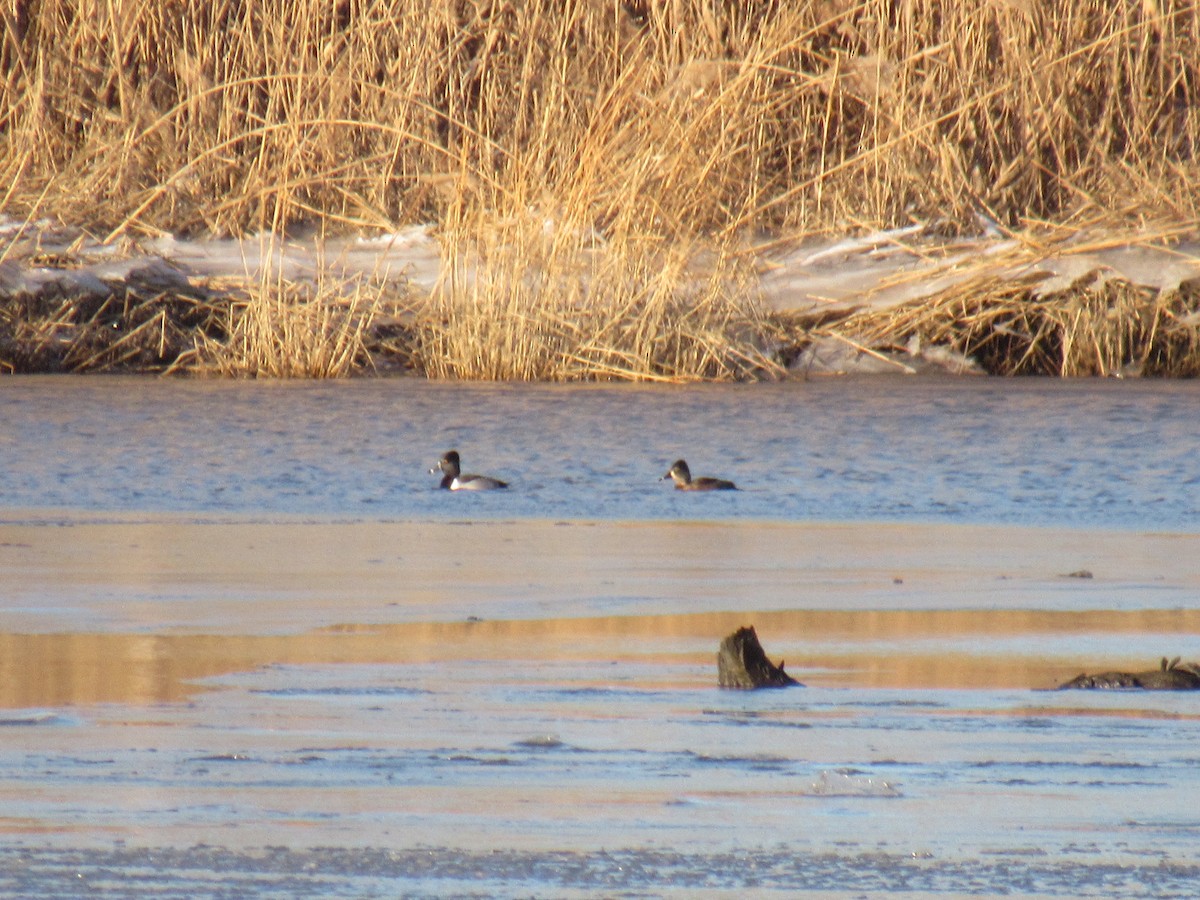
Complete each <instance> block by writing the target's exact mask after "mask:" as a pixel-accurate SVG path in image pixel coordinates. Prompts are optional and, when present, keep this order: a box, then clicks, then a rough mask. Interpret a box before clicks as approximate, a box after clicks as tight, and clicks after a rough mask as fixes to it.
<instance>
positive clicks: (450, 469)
mask: <svg viewBox="0 0 1200 900" xmlns="http://www.w3.org/2000/svg"><path fill="white" fill-rule="evenodd" d="M438 472H441V473H442V481H441V484H439V485H438V487H439V488H444V489H445V490H449V491H495V490H499V489H500V488H506V487H508V482H507V481H501V480H500V479H499V478H489V477H488V476H487V475H463V474H462V464H461V462H460V460H459V457H458V451H457V450H450V451H448V452H447V453H446V454H445V455H444V456H443V457H442V458H441V459H440V460H438V464H437V465H436V466H434V467H433V468H432V469H430V470H429V474H430V475H436V474H437V473H438Z"/></svg>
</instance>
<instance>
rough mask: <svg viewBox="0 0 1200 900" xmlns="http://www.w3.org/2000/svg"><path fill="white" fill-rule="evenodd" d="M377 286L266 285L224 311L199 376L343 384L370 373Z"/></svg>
mask: <svg viewBox="0 0 1200 900" xmlns="http://www.w3.org/2000/svg"><path fill="white" fill-rule="evenodd" d="M385 296H386V294H385V291H384V289H383V288H381V287H380V286H378V285H371V284H366V283H362V282H359V283H356V284H353V285H345V284H340V283H328V282H318V283H317V284H316V285H312V284H302V283H295V282H287V281H284V280H283V279H281V278H277V279H275V280H274V281H271V280H269V279H264V280H263V282H262V283H260V284H259V285H257V286H256V287H255V288H253V289H252V290H250V291H249V292H247V293H246V294H245V296H244V298H243V299H238V300H236V301H235V302H233V303H231V304H230V305H229V306H228V309H227V316H228V324H227V325H226V327H225V329H224V332H225V335H224V336H222V337H221V338H220V339H217V340H212V339H203V340H202V341H201V342H200V344H199V345H198V347H197V360H198V365H197V368H198V370H199V371H201V372H203V373H204V374H209V375H225V376H235V377H247V376H254V377H260V378H263V377H265V378H341V377H345V376H347V375H351V374H354V373H355V372H358V371H361V370H363V369H367V368H370V367H372V366H373V357H372V354H371V351H370V347H369V344H370V342H371V338H372V335H373V332H374V329H375V324H376V320H377V319H378V318H380V317H381V316H382V315H384V314H385V313H384V309H385V302H384V301H385Z"/></svg>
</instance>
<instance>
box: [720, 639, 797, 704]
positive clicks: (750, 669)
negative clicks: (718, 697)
mask: <svg viewBox="0 0 1200 900" xmlns="http://www.w3.org/2000/svg"><path fill="white" fill-rule="evenodd" d="M717 681H718V683H719V684H720V685H721V687H723V688H739V689H742V690H751V689H753V688H766V687H789V686H791V685H797V686H798V687H803V686H804V685H802V684H800V682H798V681H797V680H796V679H795V678H793V677H792V676H791V675H789V674H787V672H785V671H783V660H780V661H779V665H778V666H776V665H775V664H774V663H772V662H771V661H770V660H769V659H767V654H766V652H765V651H764V650H763V648H762V644H760V643H759V642H758V635H757V634H756V633H755V631H754V627H753V626H750V627H748V628H739V629H738V630H737V631H735V632H734V633H733V634H731V635H729V636H728V637H727V638H725V640H723V641H721V649H720V650H718V651H717Z"/></svg>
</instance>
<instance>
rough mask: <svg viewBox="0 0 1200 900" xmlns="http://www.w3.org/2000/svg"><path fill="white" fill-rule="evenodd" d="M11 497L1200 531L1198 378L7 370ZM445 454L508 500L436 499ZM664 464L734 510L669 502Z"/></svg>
mask: <svg viewBox="0 0 1200 900" xmlns="http://www.w3.org/2000/svg"><path fill="white" fill-rule="evenodd" d="M0 415H3V417H4V421H5V423H6V425H5V429H4V434H3V437H2V438H0V452H3V463H4V465H3V466H2V467H0V495H2V496H3V497H5V498H6V502H7V503H8V504H9V505H12V506H53V507H70V508H77V509H85V510H96V511H112V510H127V511H180V512H185V513H192V514H219V513H236V514H248V515H270V514H276V513H295V514H306V515H308V514H313V515H323V516H329V515H334V516H368V517H377V518H401V519H406V518H413V517H431V516H432V517H446V516H458V515H461V514H462V512H463V509H464V508H468V509H469V510H470V515H471V516H472V517H473V518H496V517H506V518H507V517H530V518H558V517H566V518H584V519H675V518H680V517H688V518H702V519H710V518H712V519H727V518H737V519H785V520H812V519H818V520H895V519H900V520H926V521H927V520H942V521H953V522H1003V523H1013V524H1024V525H1046V524H1061V525H1080V526H1083V527H1088V528H1095V527H1123V528H1124V527H1127V528H1161V529H1170V530H1194V529H1195V528H1196V527H1197V524H1198V523H1200V467H1198V466H1197V464H1196V448H1197V447H1200V383H1194V382H1174V383H1162V382H1140V381H1139V382H1118V381H1086V382H1046V381H1035V380H975V379H966V380H944V381H943V380H899V379H887V378H878V379H872V380H865V381H847V380H825V381H812V382H802V383H792V384H779V385H738V386H698V387H686V388H668V387H655V388H645V387H637V386H621V387H573V386H550V387H545V386H543V387H533V386H508V385H501V386H479V387H472V386H459V385H445V384H429V383H427V382H423V381H418V380H406V379H399V380H380V381H355V382H343V383H328V384H311V383H299V382H292V383H229V382H165V381H157V380H150V379H141V380H135V379H88V380H69V379H61V378H60V379H55V378H48V379H38V378H35V379H29V380H24V379H9V380H6V381H5V382H3V383H2V384H0ZM452 447H454V448H457V449H458V450H459V451H460V452H461V454H462V456H463V461H464V466H465V468H466V469H467V470H468V471H479V472H482V473H484V474H493V475H496V476H497V477H501V478H504V479H506V480H510V481H511V482H512V483H513V487H514V489H515V490H514V491H513V492H512V493H510V494H508V495H506V496H504V497H491V496H488V497H480V496H478V495H476V496H474V497H472V498H470V499H467V500H466V502H469V503H471V506H470V507H465V506H464V504H458V505H453V506H451V505H448V504H447V501H446V498H445V497H444V496H442V495H441V494H439V493H437V492H435V491H430V487H431V486H432V485H433V484H434V482H435V481H436V479H434V478H433V477H432V476H430V475H428V470H429V468H430V467H431V466H432V465H433V464H435V463H436V461H437V459H438V458H439V457H440V456H441V454H442V453H443V452H444V451H446V450H447V449H450V448H452ZM676 457H684V458H686V459H687V460H688V462H689V463H690V465H691V468H692V470H693V472H694V473H695V474H696V475H701V474H715V475H719V476H722V477H725V478H729V479H732V480H734V481H735V482H737V483H738V485H739V486H741V487H742V488H743V490H744V493H743V494H742V495H738V496H728V495H709V496H705V497H702V498H698V497H697V496H695V495H692V496H677V495H675V494H673V493H672V491H671V490H670V489H669V488H668V486H667V485H666V484H659V483H658V482H657V479H658V478H659V476H661V475H662V474H663V473H664V472H665V471H666V470H667V468H668V467H669V466H670V464H671V462H672V461H673V460H674V459H675V458H676Z"/></svg>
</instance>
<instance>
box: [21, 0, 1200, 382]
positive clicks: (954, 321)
mask: <svg viewBox="0 0 1200 900" xmlns="http://www.w3.org/2000/svg"><path fill="white" fill-rule="evenodd" d="M2 27H3V32H4V34H3V40H2V41H0V70H2V72H3V76H4V77H3V79H2V80H0V123H2V125H0V173H2V175H3V180H2V181H0V184H3V185H4V186H5V187H4V192H3V194H2V195H0V196H2V198H3V199H2V200H0V213H2V214H3V215H5V216H6V217H8V219H9V220H10V221H17V222H25V223H28V227H26V228H24V229H22V230H20V231H19V232H9V233H10V234H16V235H17V237H13V238H10V239H6V242H5V250H4V251H3V257H4V260H3V261H4V262H7V263H12V264H16V263H19V262H21V261H22V260H24V261H25V263H26V264H30V262H29V261H31V260H33V261H41V262H46V260H37V252H38V251H37V246H36V244H37V241H36V235H37V233H39V232H40V231H41V230H43V229H44V228H45V227H47V226H46V223H50V224H52V225H55V226H69V227H75V228H81V229H86V230H87V231H88V232H89V233H90V234H92V235H94V236H95V237H96V238H99V239H101V242H102V243H104V244H105V245H116V246H119V247H125V248H126V249H128V248H129V246H130V245H132V244H136V242H137V241H139V240H142V239H145V238H147V237H149V236H154V235H157V234H162V233H170V234H176V235H187V236H196V237H203V236H206V235H226V234H229V235H240V234H245V233H254V232H259V233H274V234H288V233H295V232H296V230H297V229H300V228H305V229H308V230H309V232H310V233H312V234H315V235H316V236H317V238H319V237H320V236H323V235H329V234H334V233H346V232H350V231H355V232H364V233H376V232H381V231H383V232H386V231H390V230H393V229H396V228H398V227H401V226H404V225H410V224H413V223H435V225H436V229H437V233H438V236H439V246H440V247H441V249H442V253H443V265H442V273H443V277H442V278H441V280H440V282H439V284H438V286H437V288H436V289H435V290H433V291H431V292H428V293H423V292H420V293H415V292H412V291H406V290H404V289H402V288H400V289H398V288H397V286H396V285H395V284H394V283H393V284H389V285H380V284H379V283H376V282H375V281H373V280H372V279H365V280H363V281H360V282H357V283H355V284H352V285H349V286H347V285H345V284H341V283H337V282H325V281H323V280H322V279H316V280H315V283H309V284H299V285H298V284H294V283H292V281H291V280H290V279H287V278H284V277H283V276H282V275H280V274H279V273H275V274H271V273H263V274H262V275H261V277H259V278H258V279H257V280H256V281H255V282H254V283H250V284H243V285H239V286H237V287H236V289H235V290H231V291H228V292H222V291H217V292H216V293H215V294H212V293H206V294H204V298H203V300H197V299H196V298H194V297H193V298H190V299H187V302H185V303H184V304H183V306H184V311H183V312H181V311H179V310H177V309H176V308H175V307H177V306H178V305H179V302H180V301H179V298H177V297H169V298H164V296H161V295H156V296H152V297H143V296H140V295H137V294H136V292H135V295H134V296H133V297H132V299H131V298H130V296H128V295H127V294H126V293H123V292H124V291H125V289H124V288H120V289H119V290H117V291H115V294H114V297H113V298H111V299H110V300H109V302H108V303H107V305H105V306H104V309H103V311H102V312H101V313H100V314H99V317H98V318H97V316H96V315H95V310H94V309H90V308H75V307H73V306H71V304H70V303H69V302H66V303H65V304H58V305H55V304H54V303H52V302H41V301H44V300H45V299H46V298H44V297H43V298H40V300H39V302H36V303H34V302H31V301H30V300H29V298H28V297H24V298H22V296H21V294H20V292H19V291H18V292H15V293H9V294H6V295H4V301H3V302H4V309H3V310H0V365H2V366H4V367H6V368H9V369H14V370H15V369H24V368H27V367H31V366H33V367H36V366H34V363H33V360H36V359H41V360H42V362H41V363H39V364H38V365H40V366H41V367H42V368H54V367H56V366H57V367H60V368H68V369H72V370H92V369H95V368H103V367H108V366H113V365H120V366H125V367H130V366H132V367H134V368H153V369H166V370H179V369H184V370H192V371H211V372H223V373H230V374H265V375H308V374H312V375H339V374H346V373H349V372H353V371H358V370H360V369H363V368H369V367H370V366H372V365H376V366H378V365H380V362H381V360H385V361H387V364H395V365H401V366H406V367H409V368H411V369H414V370H417V371H420V372H423V373H426V374H429V375H431V376H434V377H450V378H512V379H542V378H556V379H586V378H661V379H666V380H688V379H701V378H703V379H729V378H753V377H773V376H775V375H778V374H781V373H782V372H783V371H784V370H785V368H786V365H787V362H788V360H789V358H790V357H791V356H792V355H794V352H795V351H796V349H797V348H803V347H804V346H805V344H806V343H807V342H808V341H810V340H811V337H812V331H813V329H814V328H817V329H818V330H820V329H825V330H828V329H829V328H830V327H833V326H832V324H831V322H830V321H828V320H822V321H819V322H814V321H813V320H812V319H811V318H799V319H798V318H796V317H790V316H784V315H779V314H777V313H776V312H774V311H771V310H766V309H765V308H764V306H763V304H762V303H761V302H760V300H759V298H758V297H757V295H756V292H755V291H754V290H753V285H754V283H755V278H754V273H755V272H756V271H757V270H758V267H759V266H761V264H762V263H763V260H764V259H765V258H766V254H768V253H769V252H770V249H771V248H772V247H773V246H776V242H777V241H779V240H783V239H786V240H788V241H797V240H803V239H805V238H813V237H819V236H828V235H842V234H854V233H860V232H862V231H864V230H871V229H876V228H895V227H898V226H903V225H907V224H910V223H912V222H919V223H923V224H924V226H925V228H926V229H927V231H928V232H930V233H936V234H939V235H943V236H946V237H949V238H954V237H957V236H962V235H975V234H979V233H981V232H990V233H995V234H1000V235H1005V236H1008V237H1010V238H1014V239H1015V240H1016V242H1017V244H1018V245H1019V246H1020V247H1022V248H1024V249H1025V252H1027V253H1028V255H1029V257H1030V258H1031V259H1036V258H1038V257H1039V255H1040V254H1042V253H1043V252H1044V248H1046V247H1054V246H1061V245H1062V244H1063V243H1064V242H1065V241H1068V240H1069V239H1070V237H1071V236H1072V235H1075V234H1077V233H1079V232H1081V231H1083V230H1088V231H1089V232H1090V233H1096V231H1097V229H1100V230H1102V231H1103V233H1105V234H1108V235H1111V236H1113V237H1112V240H1114V241H1126V240H1132V241H1134V242H1139V243H1146V244H1163V243H1166V244H1168V245H1169V244H1170V242H1172V241H1174V240H1177V239H1179V238H1180V237H1181V235H1183V234H1184V233H1185V232H1186V231H1187V229H1190V228H1193V227H1194V223H1195V222H1196V221H1197V214H1198V212H1200V209H1198V206H1200V190H1198V187H1200V161H1198V158H1197V154H1198V152H1200V56H1198V55H1197V53H1196V49H1195V48H1196V47H1197V46H1200V6H1198V4H1197V3H1195V2H1190V3H1189V2H1165V0H1144V2H1141V3H1121V4H1108V3H1101V2H1098V0H1079V2H1057V3H1034V2H1028V0H967V2H963V3H937V2H925V0H915V2H883V0H870V2H860V3H854V2H839V0H828V2H806V3H800V2H796V3H788V2H774V3H771V2H763V3H743V2H736V3H735V2H729V3H718V4H714V3H712V2H709V0H703V2H702V0H673V2H667V0H663V2H650V0H640V2H639V0H628V2H615V0H566V2H563V0H557V2H549V0H534V2H516V0H508V2H501V0H477V2H451V3H444V4H439V3H432V4H431V3H420V4H418V3H411V2H393V3H386V2H385V3H377V4H367V3H360V2H354V0H352V2H348V3H342V4H329V3H326V2H317V0H275V2H263V0H259V2H255V0H249V2H245V3H238V4H232V3H231V4H201V3H195V2H187V3H185V2H169V0H167V2H163V0H113V2H108V3H98V2H85V0H58V2H54V0H49V2H43V3H37V4H33V3H29V4H25V3H21V4H16V5H15V6H13V7H11V8H10V9H9V10H6V11H5V12H4V14H3V18H2ZM49 262H52V263H55V264H63V265H70V264H71V263H70V261H69V259H68V260H66V261H65V262H64V261H62V260H51V261H49ZM205 287H206V289H207V288H208V287H210V286H207V285H206V286H205ZM956 291H957V293H956V294H955V295H954V296H939V297H937V298H936V299H935V300H934V301H933V302H929V303H918V304H917V305H916V307H915V308H912V309H908V310H902V311H899V313H898V311H897V310H895V309H890V308H889V310H888V311H887V316H888V318H889V319H892V320H894V321H891V322H889V321H882V320H881V321H865V320H862V319H861V318H859V319H856V320H855V321H854V322H853V323H851V324H850V326H848V330H847V331H846V332H845V334H844V337H845V338H846V340H848V341H850V342H851V343H852V344H853V345H859V346H863V347H864V348H865V349H867V350H870V351H872V352H878V351H876V350H875V348H876V347H883V348H885V349H886V348H888V347H890V346H893V345H894V346H908V345H909V344H910V343H911V341H912V340H913V339H914V336H915V337H916V339H918V340H920V341H926V342H928V341H940V342H942V343H943V344H944V345H945V346H947V347H948V348H950V349H951V350H953V351H954V352H956V353H965V354H967V355H972V356H974V357H975V359H976V361H977V362H979V363H980V365H981V366H982V367H983V368H984V369H986V370H988V371H996V372H1052V373H1055V374H1082V373H1088V372H1094V373H1101V372H1102V373H1105V374H1108V373H1111V372H1113V371H1116V370H1119V369H1129V370H1133V369H1135V368H1136V369H1138V370H1140V371H1146V372H1163V373H1167V374H1191V373H1192V372H1194V371H1195V369H1196V368H1197V366H1198V364H1197V362H1196V358H1195V356H1196V355H1195V350H1194V347H1195V344H1196V333H1195V328H1196V326H1195V324H1194V323H1193V322H1192V320H1193V319H1195V318H1196V314H1195V310H1196V291H1195V289H1194V288H1193V287H1192V286H1190V285H1188V284H1182V285H1179V286H1176V287H1175V288H1173V289H1172V291H1171V292H1169V293H1170V295H1169V296H1164V295H1163V292H1162V291H1157V292H1152V295H1146V292H1145V291H1144V290H1142V289H1140V288H1138V287H1137V286H1131V287H1130V290H1129V291H1122V290H1113V289H1111V287H1105V286H1104V285H1101V287H1100V289H1096V290H1093V289H1091V288H1090V287H1089V285H1087V284H1086V283H1083V284H1080V285H1079V290H1077V291H1073V292H1064V293H1063V296H1061V297H1058V298H1057V301H1056V302H1057V303H1058V305H1054V306H1053V307H1052V308H1046V309H1043V308H1042V305H1041V304H1042V301H1041V300H1039V301H1038V302H1037V304H1035V306H1036V308H1029V309H1027V308H1026V307H1027V306H1028V305H1029V301H1030V297H1031V296H1032V295H1031V294H1027V293H1025V292H1024V291H1023V286H1022V285H1021V284H1019V283H1016V284H1014V283H1013V282H1012V280H1011V279H1008V278H1005V279H998V280H996V284H995V285H991V284H989V282H988V280H987V279H986V278H984V277H980V278H973V279H970V288H969V290H968V289H966V288H963V287H961V286H960V287H959V288H956ZM222 294H224V296H221V295H222ZM1130 295H1137V296H1130ZM62 299H63V300H65V301H69V300H70V298H69V297H67V298H62ZM1059 301H1060V302H1059ZM147 303H154V304H159V306H154V307H152V308H148V307H147V306H146V304H147ZM197 304H199V305H197ZM118 307H119V313H120V314H119V315H116V318H115V319H114V318H113V316H114V315H115V314H116V312H117V311H118V310H117V308H118ZM160 307H161V308H160ZM167 307H169V309H168V308H167ZM997 310H999V311H997ZM870 312H871V310H867V311H864V312H863V313H861V314H860V315H866V314H869V313H870ZM185 313H186V314H185ZM89 314H90V315H89ZM1131 317H1132V318H1131ZM153 322H157V325H155V324H147V323H153ZM114 323H115V324H114ZM1076 323H1083V327H1084V329H1085V330H1083V331H1077V330H1076ZM997 325H999V326H1002V327H1001V328H1000V330H999V331H997ZM1101 326H1103V327H1101ZM1098 328H1099V329H1101V331H1100V332H1098V331H1097V329H1098ZM138 329H141V330H140V331H139V330H138ZM156 329H157V336H155V335H154V334H153V332H155V330H156ZM176 331H177V332H178V335H176V338H177V339H174V340H173V339H172V334H174V333H175V332H176ZM39 333H40V334H42V335H43V337H44V338H45V340H43V344H42V347H43V349H42V350H41V351H36V352H35V350H33V349H31V347H32V345H31V344H30V341H31V340H32V339H33V338H35V337H36V336H37V335H38V334H39ZM106 335H109V336H111V335H116V337H115V338H113V339H112V340H109V341H108V342H107V343H105V342H104V341H103V340H101V339H102V338H104V337H105V336H106ZM131 335H132V336H131ZM114 341H123V343H121V344H120V345H119V346H117V347H116V348H115V349H112V346H111V345H112V343H113V342H114ZM155 341H156V342H157V343H155ZM864 341H865V342H866V343H863V342H864ZM1089 344H1090V345H1093V349H1092V350H1085V349H1084V348H1085V347H1086V346H1087V345H1089ZM63 346H69V347H70V348H71V349H70V352H69V353H65V352H61V348H62V347H63ZM106 348H107V349H106ZM389 348H390V349H389ZM131 351H133V352H131Z"/></svg>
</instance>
